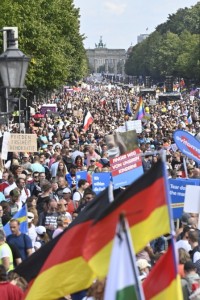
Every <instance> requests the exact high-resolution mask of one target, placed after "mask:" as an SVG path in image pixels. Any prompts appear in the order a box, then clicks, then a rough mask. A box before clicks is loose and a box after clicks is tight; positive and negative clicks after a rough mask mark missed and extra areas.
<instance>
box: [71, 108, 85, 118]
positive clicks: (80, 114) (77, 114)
mask: <svg viewBox="0 0 200 300" xmlns="http://www.w3.org/2000/svg"><path fill="white" fill-rule="evenodd" d="M73 115H74V117H82V116H83V112H82V111H81V110H74V111H73Z"/></svg>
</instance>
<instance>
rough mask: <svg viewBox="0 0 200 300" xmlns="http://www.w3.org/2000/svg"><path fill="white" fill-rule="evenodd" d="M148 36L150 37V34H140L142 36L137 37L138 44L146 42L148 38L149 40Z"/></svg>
mask: <svg viewBox="0 0 200 300" xmlns="http://www.w3.org/2000/svg"><path fill="white" fill-rule="evenodd" d="M148 36H149V34H146V33H145V34H140V35H138V37H137V43H138V44H139V43H141V42H142V41H144V40H145V39H146V38H148Z"/></svg>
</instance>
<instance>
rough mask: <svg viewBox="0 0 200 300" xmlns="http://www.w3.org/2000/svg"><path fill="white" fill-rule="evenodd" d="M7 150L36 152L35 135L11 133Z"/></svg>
mask: <svg viewBox="0 0 200 300" xmlns="http://www.w3.org/2000/svg"><path fill="white" fill-rule="evenodd" d="M8 151H9V152H37V135H36V134H18V133H11V134H10V139H9V141H8Z"/></svg>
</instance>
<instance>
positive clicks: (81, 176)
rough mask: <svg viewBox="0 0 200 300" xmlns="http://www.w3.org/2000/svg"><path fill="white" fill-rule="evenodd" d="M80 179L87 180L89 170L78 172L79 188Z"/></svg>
mask: <svg viewBox="0 0 200 300" xmlns="http://www.w3.org/2000/svg"><path fill="white" fill-rule="evenodd" d="M80 179H85V180H87V171H79V172H76V188H78V182H79V180H80Z"/></svg>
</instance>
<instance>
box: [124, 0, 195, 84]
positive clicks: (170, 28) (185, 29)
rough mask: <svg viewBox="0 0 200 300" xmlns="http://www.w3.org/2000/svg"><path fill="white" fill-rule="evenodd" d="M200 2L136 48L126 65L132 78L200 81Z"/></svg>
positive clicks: (175, 16) (176, 16)
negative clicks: (170, 76)
mask: <svg viewBox="0 0 200 300" xmlns="http://www.w3.org/2000/svg"><path fill="white" fill-rule="evenodd" d="M199 16H200V2H198V3H197V4H196V5H195V6H193V7H191V8H185V9H179V10H178V11H177V13H176V14H172V15H169V17H168V20H167V21H166V22H165V23H163V24H161V25H159V26H157V28H156V30H155V31H154V32H153V33H152V34H150V35H149V37H148V38H147V39H145V40H144V41H142V42H141V43H139V44H137V45H136V46H134V47H133V48H132V50H131V53H130V54H129V57H128V59H127V61H126V64H125V71H126V73H127V74H128V75H134V76H140V75H143V76H151V77H152V78H153V79H155V80H159V79H160V80H161V79H162V78H164V77H165V76H166V75H172V76H175V77H184V78H186V79H187V78H188V79H193V80H194V81H195V82H200V50H199V49H200V28H199V26H200V22H199V18H200V17H199Z"/></svg>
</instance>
